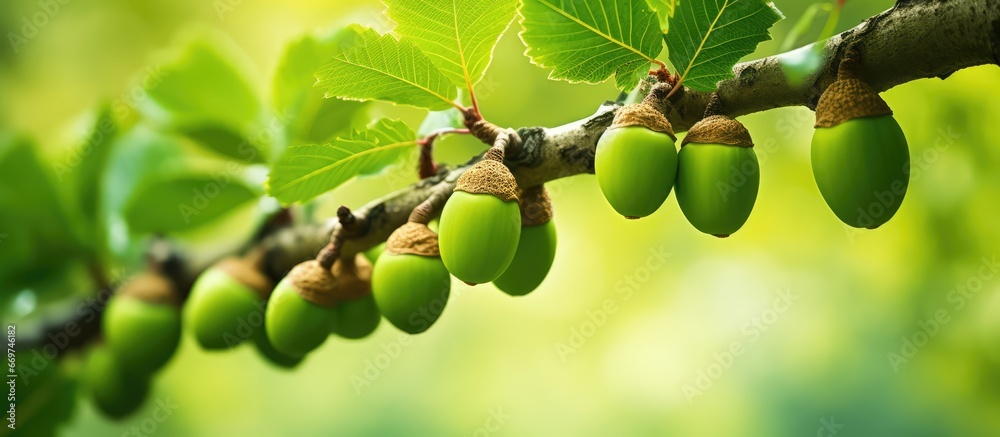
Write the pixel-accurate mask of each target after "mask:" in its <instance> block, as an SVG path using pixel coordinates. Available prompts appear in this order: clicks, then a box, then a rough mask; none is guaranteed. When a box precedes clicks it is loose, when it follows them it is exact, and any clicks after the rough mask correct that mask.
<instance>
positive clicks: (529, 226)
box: [493, 185, 556, 296]
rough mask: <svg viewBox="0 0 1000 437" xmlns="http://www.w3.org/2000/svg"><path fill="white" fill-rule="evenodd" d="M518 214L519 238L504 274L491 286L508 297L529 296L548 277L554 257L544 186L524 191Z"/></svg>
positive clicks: (549, 208) (549, 203) (552, 228)
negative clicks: (511, 259) (519, 224)
mask: <svg viewBox="0 0 1000 437" xmlns="http://www.w3.org/2000/svg"><path fill="white" fill-rule="evenodd" d="M518 205H519V207H520V210H521V238H520V239H519V240H518V242H517V252H516V253H515V254H514V260H513V261H512V262H511V263H510V266H509V267H507V270H506V271H505V272H504V273H503V274H502V275H500V277H499V278H497V279H496V280H495V281H493V285H496V287H497V288H499V289H500V290H501V291H503V292H504V293H507V294H509V295H511V296H524V295H526V294H528V293H531V292H532V291H534V290H535V289H536V288H538V286H539V285H541V283H542V281H543V280H544V279H545V276H546V275H548V273H549V269H551V268H552V261H553V260H554V259H555V257H556V226H555V224H554V223H553V222H552V201H551V199H549V193H548V192H547V191H545V186H543V185H538V186H535V187H531V188H528V189H526V190H524V192H522V193H521V196H520V198H519V199H518Z"/></svg>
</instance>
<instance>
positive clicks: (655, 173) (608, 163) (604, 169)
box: [594, 102, 677, 219]
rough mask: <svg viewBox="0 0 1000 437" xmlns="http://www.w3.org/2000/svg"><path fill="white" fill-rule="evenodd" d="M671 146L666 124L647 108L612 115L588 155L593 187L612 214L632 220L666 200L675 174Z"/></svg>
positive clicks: (671, 136)
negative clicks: (591, 154)
mask: <svg viewBox="0 0 1000 437" xmlns="http://www.w3.org/2000/svg"><path fill="white" fill-rule="evenodd" d="M675 140H676V137H675V136H674V130H673V128H672V127H671V126H670V121H668V120H667V117H665V116H664V115H663V112H661V111H660V110H658V109H656V108H655V107H654V106H653V105H651V104H650V103H647V102H643V103H637V104H634V105H628V106H626V107H624V108H621V109H619V110H618V113H616V114H615V119H614V122H613V123H612V124H611V127H609V128H608V129H607V130H606V131H604V133H603V134H602V135H601V138H600V140H598V141H597V150H596V152H595V155H594V173H595V174H596V175H597V184H598V185H599V186H600V187H601V192H602V193H604V198H605V199H607V200H608V203H610V204H611V206H612V207H613V208H614V209H615V211H618V213H619V214H621V215H623V216H625V217H626V218H629V219H637V218H641V217H645V216H648V215H650V214H652V213H654V212H656V210H657V209H658V208H659V207H660V205H662V204H663V202H664V201H665V200H667V197H668V196H670V190H671V189H672V188H673V186H674V178H675V176H676V174H677V150H676V149H675V147H674V141H675Z"/></svg>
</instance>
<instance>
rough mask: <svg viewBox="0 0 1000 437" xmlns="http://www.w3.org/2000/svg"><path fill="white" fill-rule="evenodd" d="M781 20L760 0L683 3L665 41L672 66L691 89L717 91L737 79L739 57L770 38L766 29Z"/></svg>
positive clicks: (777, 12) (687, 1) (693, 0)
mask: <svg viewBox="0 0 1000 437" xmlns="http://www.w3.org/2000/svg"><path fill="white" fill-rule="evenodd" d="M782 18H783V16H782V15H781V12H780V11H778V9H777V8H775V7H774V5H773V4H772V3H765V2H764V1H762V0H683V1H681V2H680V4H679V5H678V6H677V10H676V15H674V17H673V18H672V19H671V20H670V33H668V34H667V35H666V36H664V39H665V40H666V41H667V48H668V49H669V51H670V62H671V63H672V64H674V67H675V68H677V70H678V71H679V72H680V76H681V82H683V83H684V85H686V86H687V87H688V88H691V89H693V90H695V91H715V89H716V84H717V83H718V82H719V81H721V80H724V79H728V78H731V77H733V66H734V65H736V63H737V62H739V60H740V58H742V57H744V56H746V55H749V54H750V53H752V52H753V51H754V49H756V47H757V44H759V43H760V42H762V41H767V40H769V39H771V35H770V33H769V32H768V29H770V28H771V26H772V25H773V24H774V23H776V22H777V21H778V20H780V19H782Z"/></svg>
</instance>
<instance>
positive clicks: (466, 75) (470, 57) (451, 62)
mask: <svg viewBox="0 0 1000 437" xmlns="http://www.w3.org/2000/svg"><path fill="white" fill-rule="evenodd" d="M385 4H386V6H388V9H387V10H386V15H388V16H389V18H390V19H392V21H395V22H396V29H395V30H394V31H393V33H395V34H397V35H400V36H402V37H403V38H406V39H407V40H409V41H412V42H413V43H414V44H416V46H417V47H420V48H421V49H422V50H423V51H424V53H426V54H427V56H429V57H430V59H431V61H432V62H434V65H437V67H438V68H439V69H440V70H441V73H444V75H445V76H447V77H448V78H449V79H451V80H452V82H454V83H455V84H456V85H458V86H460V87H466V88H470V89H471V88H472V86H473V85H475V84H476V83H478V82H479V81H480V80H482V78H483V75H484V74H485V73H486V68H487V67H489V65H490V62H491V61H492V60H493V49H494V47H496V44H497V42H498V41H500V37H501V36H502V35H503V33H504V32H505V31H506V30H507V28H508V27H509V26H510V22H511V21H513V20H514V15H515V14H516V12H517V0H385Z"/></svg>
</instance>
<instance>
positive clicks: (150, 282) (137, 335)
mask: <svg viewBox="0 0 1000 437" xmlns="http://www.w3.org/2000/svg"><path fill="white" fill-rule="evenodd" d="M179 300H180V299H179V298H178V293H177V290H176V287H175V286H174V284H173V283H172V282H171V281H170V280H169V279H167V278H166V277H165V276H163V275H162V274H160V273H157V272H144V273H140V274H138V275H136V276H135V277H133V278H132V279H130V280H129V281H128V282H127V283H126V284H125V285H123V286H122V289H121V291H120V292H119V293H118V295H116V296H114V297H113V298H111V300H110V302H108V306H107V307H106V308H105V310H104V317H103V320H102V326H103V331H104V335H105V337H106V339H107V342H108V347H109V348H110V349H111V351H112V352H113V353H114V354H115V356H116V357H117V358H118V362H119V363H120V364H121V365H122V367H124V368H125V369H127V370H128V371H130V372H133V373H136V374H147V373H152V372H154V371H155V370H157V369H159V368H160V367H163V365H164V364H166V363H167V361H168V360H169V359H170V357H171V355H173V353H174V350H176V349H177V344H178V343H179V341H180V336H181V314H180V309H179V308H178V305H179Z"/></svg>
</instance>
